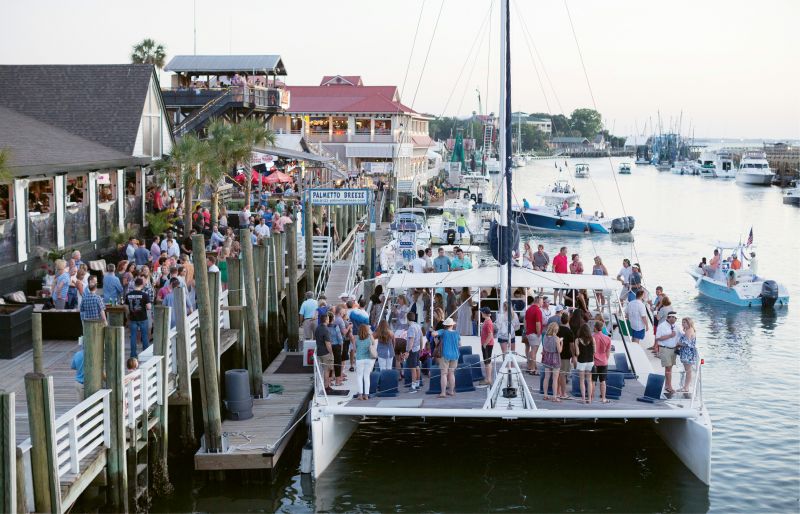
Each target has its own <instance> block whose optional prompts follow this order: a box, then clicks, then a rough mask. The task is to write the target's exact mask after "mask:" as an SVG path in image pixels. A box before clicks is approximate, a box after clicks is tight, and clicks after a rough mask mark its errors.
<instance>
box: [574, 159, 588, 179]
mask: <svg viewBox="0 0 800 514" xmlns="http://www.w3.org/2000/svg"><path fill="white" fill-rule="evenodd" d="M575 178H589V165H588V164H585V163H580V164H576V165H575Z"/></svg>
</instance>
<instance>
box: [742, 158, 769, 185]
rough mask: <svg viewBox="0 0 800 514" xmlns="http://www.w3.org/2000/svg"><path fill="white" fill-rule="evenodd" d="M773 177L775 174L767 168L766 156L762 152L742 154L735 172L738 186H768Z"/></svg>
mask: <svg viewBox="0 0 800 514" xmlns="http://www.w3.org/2000/svg"><path fill="white" fill-rule="evenodd" d="M774 177H775V173H773V171H772V170H771V169H770V168H769V162H768V161H767V155H766V154H765V153H764V152H762V151H760V150H747V151H746V152H744V154H743V155H742V160H741V161H740V162H739V170H738V171H737V172H736V182H737V183H738V184H749V185H753V186H770V185H772V179H773V178H774Z"/></svg>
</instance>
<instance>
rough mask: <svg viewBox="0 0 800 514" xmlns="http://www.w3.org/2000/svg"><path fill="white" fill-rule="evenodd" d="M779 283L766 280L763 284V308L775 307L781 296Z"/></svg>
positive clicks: (761, 295)
mask: <svg viewBox="0 0 800 514" xmlns="http://www.w3.org/2000/svg"><path fill="white" fill-rule="evenodd" d="M779 294H780V293H779V291H778V283H777V282H775V281H774V280H765V281H764V283H763V284H761V294H760V295H759V296H760V297H761V306H762V307H763V308H766V309H771V308H773V307H774V306H775V302H777V301H778V296H779Z"/></svg>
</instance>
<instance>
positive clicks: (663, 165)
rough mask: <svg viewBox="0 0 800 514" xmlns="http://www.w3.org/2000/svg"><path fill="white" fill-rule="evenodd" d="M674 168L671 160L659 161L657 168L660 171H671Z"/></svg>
mask: <svg viewBox="0 0 800 514" xmlns="http://www.w3.org/2000/svg"><path fill="white" fill-rule="evenodd" d="M672 168H673V163H671V162H669V161H659V162H658V163H657V164H656V169H657V170H658V171H670V170H671V169H672Z"/></svg>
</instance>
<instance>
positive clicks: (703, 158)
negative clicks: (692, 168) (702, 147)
mask: <svg viewBox="0 0 800 514" xmlns="http://www.w3.org/2000/svg"><path fill="white" fill-rule="evenodd" d="M715 156H716V154H715V153H714V152H703V153H702V154H701V155H700V158H699V159H697V168H698V169H699V170H700V176H701V177H704V178H717V165H716V162H715V160H714V158H715Z"/></svg>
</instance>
